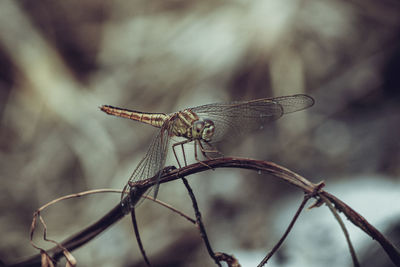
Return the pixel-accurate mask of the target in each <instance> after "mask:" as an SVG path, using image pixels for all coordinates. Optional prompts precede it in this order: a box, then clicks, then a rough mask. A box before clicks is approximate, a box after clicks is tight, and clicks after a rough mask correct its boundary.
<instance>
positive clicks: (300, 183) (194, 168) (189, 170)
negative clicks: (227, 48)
mask: <svg viewBox="0 0 400 267" xmlns="http://www.w3.org/2000/svg"><path fill="white" fill-rule="evenodd" d="M204 163H205V164H207V166H210V167H212V168H214V169H215V168H242V169H250V170H255V171H261V172H266V173H269V174H271V175H273V176H275V177H277V178H279V179H282V180H284V181H285V182H287V183H289V184H291V185H294V186H296V187H298V188H299V189H301V190H302V191H304V192H305V193H307V194H312V193H313V192H314V190H315V188H316V187H317V186H318V185H316V184H313V183H311V182H310V181H308V180H307V179H305V178H304V177H302V176H300V175H298V174H296V173H294V172H292V171H290V170H288V169H286V168H284V167H282V166H279V165H277V164H275V163H272V162H268V161H259V160H252V159H242V158H219V159H212V160H207V161H204ZM206 170H209V168H208V167H205V166H204V165H203V164H200V163H195V164H192V165H189V166H186V167H184V168H181V169H179V170H173V171H171V172H168V173H165V174H164V175H163V176H162V177H161V179H160V183H166V182H169V181H173V180H176V179H180V177H182V176H188V175H190V174H193V173H198V172H202V171H206ZM155 183H156V178H150V179H145V180H142V181H139V182H138V183H136V184H135V185H137V186H139V187H140V192H141V194H137V195H138V196H139V195H142V194H143V193H144V192H145V191H146V190H147V189H149V188H150V187H151V186H153V185H155ZM317 195H319V196H321V195H322V196H324V197H326V198H328V199H329V200H330V201H331V202H332V203H333V204H334V205H335V207H336V209H337V210H338V211H340V212H343V213H344V214H345V216H346V217H347V218H348V219H349V220H350V221H351V222H352V223H353V224H354V225H356V226H357V227H359V228H360V229H362V230H363V231H364V232H365V233H366V234H367V235H369V236H371V237H372V238H373V239H375V240H376V241H378V242H379V244H380V245H381V246H382V248H383V249H384V250H385V251H386V253H387V255H388V256H389V257H390V259H391V260H392V262H393V263H394V264H395V265H396V266H400V252H399V249H398V248H396V247H395V246H394V245H393V244H392V243H391V242H390V241H389V240H388V239H387V238H385V237H384V236H383V235H382V234H381V233H380V232H379V231H378V230H377V229H376V228H375V227H373V226H372V225H371V224H369V223H368V221H367V220H365V219H364V218H363V217H362V216H361V215H359V214H358V213H357V212H356V211H354V210H353V209H352V208H350V207H349V206H347V205H346V204H345V203H344V202H342V201H341V200H339V199H338V198H336V197H335V196H333V195H331V194H329V193H328V192H326V191H323V190H320V191H319V192H318V194H317ZM135 201H138V200H133V201H132V202H133V203H135ZM124 215H125V213H124V211H123V210H122V209H121V205H120V204H118V205H117V206H116V207H115V208H114V209H112V210H111V211H110V212H109V213H108V214H106V215H105V216H104V217H103V218H101V219H100V220H99V221H98V222H95V223H94V224H93V225H91V226H89V227H88V228H86V229H84V230H83V231H81V232H79V233H77V234H75V235H73V236H71V237H70V238H68V239H67V240H65V241H64V242H62V243H61V245H62V246H63V247H65V248H66V249H68V251H72V250H74V249H76V248H78V247H80V246H82V245H84V244H86V243H87V242H89V241H90V240H91V239H93V238H94V237H95V236H97V235H98V234H100V233H101V232H103V231H104V230H105V229H107V228H108V227H110V226H111V225H112V224H114V223H115V222H117V221H118V220H120V219H121V218H122V217H123V216H124ZM48 253H49V255H52V257H53V258H54V259H59V258H60V257H61V256H62V255H63V253H62V251H61V250H60V249H59V248H58V247H54V248H52V249H50V250H49V251H48ZM28 264H30V265H31V266H40V254H38V255H36V256H33V257H32V258H30V259H28V260H26V261H23V262H20V263H17V264H14V265H12V266H27V265H28Z"/></svg>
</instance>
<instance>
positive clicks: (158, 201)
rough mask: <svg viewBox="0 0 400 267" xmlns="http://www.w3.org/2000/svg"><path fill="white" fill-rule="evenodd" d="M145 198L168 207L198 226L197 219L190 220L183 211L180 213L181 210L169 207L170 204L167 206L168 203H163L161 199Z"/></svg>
mask: <svg viewBox="0 0 400 267" xmlns="http://www.w3.org/2000/svg"><path fill="white" fill-rule="evenodd" d="M143 197H144V198H147V199H149V200H151V201H154V202H156V203H157V204H160V205H161V206H164V207H166V208H167V209H170V210H172V211H173V212H175V213H177V214H179V215H180V216H182V217H183V218H185V219H186V220H188V221H189V222H191V223H193V224H196V220H195V219H193V218H190V216H189V215H186V214H185V213H183V212H182V211H180V210H178V209H176V208H174V207H172V206H171V205H169V204H167V203H165V202H163V201H161V200H159V199H155V198H154V197H151V196H148V195H147V196H143Z"/></svg>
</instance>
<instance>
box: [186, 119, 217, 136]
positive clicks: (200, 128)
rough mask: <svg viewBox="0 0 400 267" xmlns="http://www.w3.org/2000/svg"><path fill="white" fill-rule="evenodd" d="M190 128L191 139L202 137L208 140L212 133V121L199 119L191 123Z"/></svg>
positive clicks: (213, 127)
mask: <svg viewBox="0 0 400 267" xmlns="http://www.w3.org/2000/svg"><path fill="white" fill-rule="evenodd" d="M191 130H192V138H193V139H203V140H204V141H207V142H209V141H211V139H212V137H213V135H214V131H215V126H214V122H213V121H212V120H209V119H199V120H197V121H195V122H194V123H193V126H192V128H191Z"/></svg>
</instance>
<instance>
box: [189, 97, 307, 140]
mask: <svg viewBox="0 0 400 267" xmlns="http://www.w3.org/2000/svg"><path fill="white" fill-rule="evenodd" d="M313 104H314V99H312V98H311V97H310V96H307V95H292V96H282V97H276V98H263V99H257V100H252V101H239V102H230V103H215V104H208V105H203V106H198V107H194V108H191V110H192V111H193V112H195V113H196V114H197V115H198V116H199V117H202V118H208V119H211V120H212V121H213V122H214V124H215V134H214V136H213V142H218V141H220V140H222V139H223V138H224V137H225V136H226V135H241V134H244V133H247V132H250V131H254V130H257V129H260V128H263V126H264V125H265V124H267V123H268V122H271V121H274V120H277V119H279V118H280V117H281V116H282V115H283V114H286V113H291V112H295V111H299V110H303V109H306V108H308V107H311V106H312V105H313Z"/></svg>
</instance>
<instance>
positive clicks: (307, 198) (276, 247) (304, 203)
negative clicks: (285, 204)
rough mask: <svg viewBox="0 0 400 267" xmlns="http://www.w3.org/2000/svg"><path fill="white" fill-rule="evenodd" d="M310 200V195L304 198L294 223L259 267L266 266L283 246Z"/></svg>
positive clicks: (291, 223)
mask: <svg viewBox="0 0 400 267" xmlns="http://www.w3.org/2000/svg"><path fill="white" fill-rule="evenodd" d="M309 199H310V195H305V196H304V198H303V201H302V202H301V204H300V206H299V208H298V209H297V211H296V214H295V215H294V217H293V219H292V221H291V222H290V224H289V226H288V228H287V229H286V231H285V233H284V234H283V236H282V237H281V238H280V239H279V241H278V243H276V244H275V246H274V247H273V248H272V250H271V251H270V252H269V253H268V255H267V256H265V258H264V259H263V260H262V261H261V262H260V264H259V265H258V266H257V267H261V266H264V265H265V264H266V263H267V262H268V260H269V259H270V258H271V257H272V255H274V254H275V252H276V251H277V250H278V249H279V248H280V246H281V245H282V243H283V241H284V240H285V239H286V237H287V236H288V234H289V232H290V231H291V230H292V228H293V226H294V224H295V222H296V221H297V218H299V215H300V213H301V212H302V211H303V209H304V206H305V205H306V203H307V201H308V200H309Z"/></svg>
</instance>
